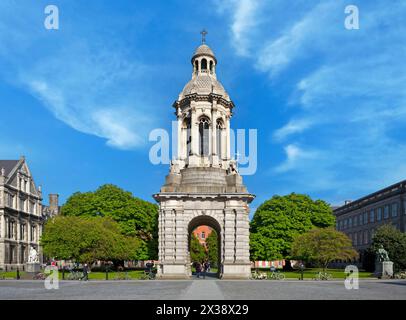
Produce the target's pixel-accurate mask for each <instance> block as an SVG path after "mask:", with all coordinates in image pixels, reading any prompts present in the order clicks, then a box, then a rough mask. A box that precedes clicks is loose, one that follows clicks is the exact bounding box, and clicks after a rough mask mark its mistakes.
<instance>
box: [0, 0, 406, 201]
mask: <svg viewBox="0 0 406 320" xmlns="http://www.w3.org/2000/svg"><path fill="white" fill-rule="evenodd" d="M48 4H54V5H57V6H58V8H59V15H60V21H59V23H60V29H59V30H46V29H45V28H44V24H43V23H44V19H45V14H44V8H45V7H46V5H48ZM349 4H354V5H357V6H358V8H359V13H360V29H359V30H347V29H346V28H345V27H344V20H345V18H346V16H347V15H346V14H345V13H344V9H345V7H346V6H347V5H349ZM405 16H406V2H405V1H396V0H394V1H391V2H390V4H388V2H387V1H380V0H377V1H366V0H363V1H351V2H348V1H341V0H323V1H308V0H307V1H306V0H296V1H289V2H288V1H283V0H269V1H260V0H224V1H214V0H212V1H151V0H150V1H124V0H116V1H100V0H97V1H96V0H92V1H86V2H84V1H72V0H71V1H52V2H48V1H30V0H15V1H10V0H2V1H1V2H0V114H1V118H2V125H1V126H0V137H1V140H0V158H2V159H13V158H19V156H20V155H25V156H26V157H27V160H28V163H29V165H30V167H31V170H32V171H33V174H34V178H35V179H36V183H37V184H41V185H42V186H43V190H44V193H45V194H48V193H50V192H57V193H59V194H60V195H61V199H62V201H64V200H66V198H67V197H68V196H69V195H70V194H72V193H73V192H75V191H88V190H94V189H95V188H97V187H98V186H100V185H101V184H104V183H114V184H117V185H119V186H120V187H122V188H124V189H127V190H130V191H132V192H133V193H134V194H135V195H137V196H139V197H141V198H144V199H146V200H150V201H152V198H151V195H152V194H153V193H155V192H158V191H159V188H160V186H161V185H162V184H163V182H164V177H165V175H166V174H167V172H168V166H165V165H161V166H156V165H152V164H151V163H150V162H149V158H148V153H149V149H150V148H151V146H152V144H153V143H151V142H149V141H148V134H149V132H150V130H152V129H154V128H165V129H169V128H170V125H171V120H173V119H174V115H173V111H174V110H173V108H172V107H171V105H172V103H173V101H174V100H175V99H176V98H177V95H178V94H179V92H180V91H181V90H182V88H183V86H184V85H185V84H186V82H187V81H188V80H189V79H190V75H191V65H190V58H191V55H192V53H193V51H194V49H195V48H196V47H197V46H198V45H199V44H200V34H199V32H200V30H201V29H202V28H206V29H207V30H208V32H209V34H208V35H207V42H208V44H209V45H210V46H211V48H212V49H213V50H214V52H215V53H216V56H217V59H218V61H219V63H218V68H217V73H218V78H219V80H220V81H221V82H222V83H223V85H224V87H225V88H226V90H227V91H228V93H229V94H230V96H231V98H232V99H233V101H234V102H235V104H236V109H235V113H234V117H233V119H232V127H233V128H235V129H237V128H245V129H249V128H254V129H257V130H258V168H257V172H256V174H255V175H252V176H245V177H244V180H245V183H246V184H247V186H248V189H249V191H250V192H252V193H254V194H256V195H257V199H256V200H255V201H254V203H253V205H252V207H253V208H255V207H257V206H258V205H259V204H260V203H261V202H263V201H264V200H266V199H268V198H270V197H271V196H272V195H274V194H287V193H290V192H298V193H307V194H310V195H311V196H312V197H315V198H321V199H324V200H327V201H328V202H330V203H332V204H341V203H342V202H343V201H344V200H346V199H356V198H357V197H360V196H362V195H365V194H368V193H370V192H373V191H375V190H377V189H379V188H382V187H385V186H387V185H389V184H392V183H395V182H397V181H400V180H403V179H405V177H406V162H405V158H406V139H405V138H406V130H405V128H406V126H405V124H406V90H405V83H406V59H405V57H406V21H405V19H404V17H405Z"/></svg>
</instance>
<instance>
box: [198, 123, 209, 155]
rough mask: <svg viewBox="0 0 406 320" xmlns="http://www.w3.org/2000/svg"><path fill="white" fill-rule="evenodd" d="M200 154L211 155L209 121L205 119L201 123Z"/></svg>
mask: <svg viewBox="0 0 406 320" xmlns="http://www.w3.org/2000/svg"><path fill="white" fill-rule="evenodd" d="M199 154H200V155H201V156H206V157H207V156H208V155H209V120H208V119H207V118H204V117H203V118H200V121H199Z"/></svg>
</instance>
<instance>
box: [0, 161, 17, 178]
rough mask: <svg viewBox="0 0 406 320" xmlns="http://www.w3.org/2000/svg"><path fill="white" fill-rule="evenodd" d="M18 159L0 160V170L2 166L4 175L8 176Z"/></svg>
mask: <svg viewBox="0 0 406 320" xmlns="http://www.w3.org/2000/svg"><path fill="white" fill-rule="evenodd" d="M18 161H19V160H0V170H1V168H4V170H5V171H6V176H8V175H9V174H10V172H11V171H12V170H13V169H14V167H15V166H16V165H17V163H18Z"/></svg>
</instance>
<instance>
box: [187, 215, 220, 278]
mask: <svg viewBox="0 0 406 320" xmlns="http://www.w3.org/2000/svg"><path fill="white" fill-rule="evenodd" d="M202 225H205V226H209V227H210V228H212V229H214V230H215V232H216V233H217V237H218V243H217V248H218V249H217V250H218V264H219V265H218V269H217V270H218V271H217V276H218V277H219V278H220V277H221V274H222V268H221V265H222V262H223V254H222V253H223V246H222V242H223V241H222V239H223V223H222V221H221V220H220V219H218V218H217V217H216V216H215V215H211V214H199V213H194V214H193V215H192V217H191V219H190V220H189V221H188V223H187V231H188V242H187V248H188V254H189V255H190V240H191V235H192V232H193V230H194V229H196V228H197V227H199V226H202ZM190 275H191V272H190Z"/></svg>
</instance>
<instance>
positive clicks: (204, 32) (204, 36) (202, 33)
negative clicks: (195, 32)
mask: <svg viewBox="0 0 406 320" xmlns="http://www.w3.org/2000/svg"><path fill="white" fill-rule="evenodd" d="M207 33H208V32H207V31H206V29H203V30H202V31H201V32H200V34H201V35H202V44H205V43H206V34H207Z"/></svg>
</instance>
